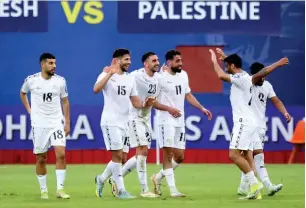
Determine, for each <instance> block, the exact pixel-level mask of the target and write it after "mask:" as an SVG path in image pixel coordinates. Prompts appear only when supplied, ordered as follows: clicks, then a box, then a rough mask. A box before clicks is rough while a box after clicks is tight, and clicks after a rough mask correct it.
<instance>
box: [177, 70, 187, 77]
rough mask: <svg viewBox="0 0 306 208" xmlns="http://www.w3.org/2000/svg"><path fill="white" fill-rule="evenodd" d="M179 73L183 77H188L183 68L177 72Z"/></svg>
mask: <svg viewBox="0 0 306 208" xmlns="http://www.w3.org/2000/svg"><path fill="white" fill-rule="evenodd" d="M179 75H180V76H181V77H183V78H187V79H188V74H187V72H186V71H185V70H183V69H182V71H181V73H179Z"/></svg>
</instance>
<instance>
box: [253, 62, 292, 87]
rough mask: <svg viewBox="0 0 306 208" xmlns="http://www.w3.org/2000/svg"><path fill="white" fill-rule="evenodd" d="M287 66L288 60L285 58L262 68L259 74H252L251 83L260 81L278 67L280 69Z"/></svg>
mask: <svg viewBox="0 0 306 208" xmlns="http://www.w3.org/2000/svg"><path fill="white" fill-rule="evenodd" d="M287 64H289V59H288V58H287V57H285V58H282V59H280V60H279V61H277V62H275V63H273V64H271V65H270V66H267V67H265V68H263V69H262V70H260V71H259V72H257V73H256V74H254V75H253V76H252V83H253V84H254V83H256V82H258V81H260V80H261V79H262V78H264V77H266V76H267V75H268V74H270V73H271V72H273V71H274V70H275V69H277V68H278V67H282V66H285V65H287Z"/></svg>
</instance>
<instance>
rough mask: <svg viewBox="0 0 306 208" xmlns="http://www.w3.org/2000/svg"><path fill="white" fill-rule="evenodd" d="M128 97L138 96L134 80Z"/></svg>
mask: <svg viewBox="0 0 306 208" xmlns="http://www.w3.org/2000/svg"><path fill="white" fill-rule="evenodd" d="M130 96H138V91H137V89H136V82H135V79H133V87H132V90H131V94H130Z"/></svg>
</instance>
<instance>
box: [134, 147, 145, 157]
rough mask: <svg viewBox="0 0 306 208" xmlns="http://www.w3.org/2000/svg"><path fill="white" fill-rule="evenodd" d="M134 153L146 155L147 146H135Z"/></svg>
mask: <svg viewBox="0 0 306 208" xmlns="http://www.w3.org/2000/svg"><path fill="white" fill-rule="evenodd" d="M136 154H137V155H143V156H147V155H148V147H147V146H139V147H137V148H136Z"/></svg>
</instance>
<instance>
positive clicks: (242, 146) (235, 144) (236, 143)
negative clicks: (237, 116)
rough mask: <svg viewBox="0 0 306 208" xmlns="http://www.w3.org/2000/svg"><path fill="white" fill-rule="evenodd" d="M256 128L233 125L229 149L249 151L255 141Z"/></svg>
mask: <svg viewBox="0 0 306 208" xmlns="http://www.w3.org/2000/svg"><path fill="white" fill-rule="evenodd" d="M255 133H256V127H252V126H247V125H244V124H241V123H235V124H234V127H233V131H232V135H231V142H230V147H229V148H230V149H238V150H250V149H251V148H252V146H253V141H254V140H255Z"/></svg>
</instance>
